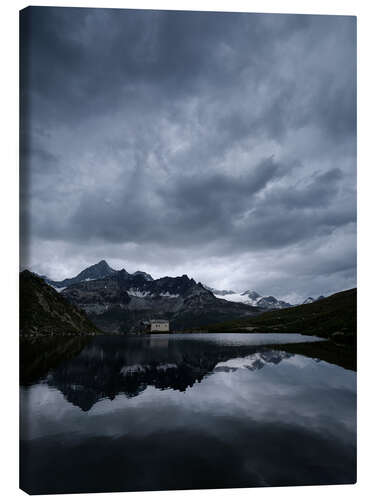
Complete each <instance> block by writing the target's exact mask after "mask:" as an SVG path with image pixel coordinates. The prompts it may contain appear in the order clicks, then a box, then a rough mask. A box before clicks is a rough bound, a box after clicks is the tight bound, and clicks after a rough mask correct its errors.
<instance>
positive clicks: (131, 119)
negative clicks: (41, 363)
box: [21, 7, 356, 296]
mask: <svg viewBox="0 0 375 500" xmlns="http://www.w3.org/2000/svg"><path fill="white" fill-rule="evenodd" d="M21 99H22V113H21V118H22V120H21V134H22V135H21V137H22V140H23V147H22V150H21V160H22V165H21V175H22V182H21V200H22V207H21V209H22V224H21V229H22V231H23V233H24V238H23V240H24V245H23V249H24V250H26V249H27V250H28V251H27V252H26V251H24V253H23V256H22V263H23V265H27V266H32V267H34V268H36V269H37V270H38V271H40V272H48V273H50V274H51V272H52V273H55V275H56V277H59V276H58V274H59V273H61V274H66V273H67V274H74V273H75V272H77V271H78V270H80V267H81V266H82V265H86V264H90V263H92V260H96V259H101V258H107V259H108V260H109V261H111V259H112V262H113V263H114V264H117V263H118V264H121V266H124V267H126V268H130V270H131V269H132V268H133V267H134V270H135V269H136V268H140V267H142V266H143V267H144V268H145V270H149V271H152V272H153V273H154V274H156V275H162V274H167V273H168V274H173V273H176V274H177V273H179V272H180V271H182V272H186V273H188V274H191V275H193V276H194V277H196V278H197V279H200V280H202V281H209V284H212V285H215V286H221V285H225V286H228V287H230V288H241V287H244V288H249V287H253V288H257V287H259V288H261V289H262V291H263V292H264V293H275V294H276V293H278V294H279V295H283V296H287V295H288V294H289V295H290V294H293V293H294V294H296V296H297V295H299V296H304V295H312V294H315V295H320V294H321V293H323V294H325V293H328V291H335V290H338V289H340V288H342V287H345V286H353V285H354V284H355V263H354V264H353V256H355V249H356V239H355V220H356V219H355V217H356V215H355V205H356V193H355V182H356V180H355V176H356V23H355V18H351V17H344V16H302V15H262V14H236V13H230V14H223V13H203V12H170V11H140V10H112V9H81V8H77V9H72V8H44V7H43V8H41V7H31V8H28V9H25V10H24V11H23V12H22V13H21ZM353 228H354V229H353ZM339 242H340V243H339ZM339 245H341V246H340V248H339ZM317 248H325V249H326V250H325V252H322V251H320V252H318V253H317V250H316V249H317ZM343 249H345V252H346V253H345V254H344V255H342V251H343ZM335 252H336V253H337V255H340V257H338V258H337V259H336V260H335V259H332V258H331V255H332V254H333V255H334V254H335ZM345 255H346V256H347V258H346V257H345ZM286 256H287V257H286ZM302 257H303V258H302ZM286 258H287V260H288V265H287V264H286V261H285V259H286ZM289 259H292V261H293V262H294V263H295V265H294V266H293V265H289ZM255 260H256V269H255V268H254V265H253V263H254V262H255ZM303 261H305V267H304V266H303V265H302V262H303ZM250 263H251V264H250ZM297 263H298V265H297ZM311 263H312V264H311ZM310 264H311V265H312V268H311V269H313V275H314V276H313V278H312V277H311V273H310V271H308V269H310ZM283 266H286V267H285V269H288V271H287V272H286V271H285V272H284V271H283ZM54 268H55V271H54ZM241 269H242V274H241V273H240V272H239V271H238V270H241ZM308 276H309V278H307V277H308ZM327 277H329V278H327ZM246 283H247V285H246Z"/></svg>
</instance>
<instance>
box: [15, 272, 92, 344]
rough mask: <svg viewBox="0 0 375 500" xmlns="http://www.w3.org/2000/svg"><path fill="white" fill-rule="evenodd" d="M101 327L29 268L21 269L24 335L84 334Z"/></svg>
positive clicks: (21, 307) (21, 323) (22, 329)
mask: <svg viewBox="0 0 375 500" xmlns="http://www.w3.org/2000/svg"><path fill="white" fill-rule="evenodd" d="M98 332H99V330H98V328H97V327H96V326H94V325H93V324H92V323H91V321H90V320H89V319H88V317H87V316H86V313H85V312H84V311H81V310H80V309H78V308H77V307H76V306H74V305H72V304H70V303H69V302H68V301H67V300H66V299H64V297H62V296H61V295H60V294H59V293H57V292H56V290H54V289H53V288H52V287H51V286H49V285H47V283H45V281H44V280H43V279H42V278H39V277H38V276H36V275H35V274H33V273H31V272H30V271H27V270H25V271H22V272H21V273H20V334H21V335H35V334H38V335H64V334H65V335H70V334H73V335H83V334H89V333H98Z"/></svg>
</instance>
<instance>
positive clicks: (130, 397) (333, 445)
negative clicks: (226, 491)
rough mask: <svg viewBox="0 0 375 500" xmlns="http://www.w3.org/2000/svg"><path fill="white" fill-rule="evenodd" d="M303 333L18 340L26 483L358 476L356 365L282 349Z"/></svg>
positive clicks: (32, 487)
mask: <svg viewBox="0 0 375 500" xmlns="http://www.w3.org/2000/svg"><path fill="white" fill-rule="evenodd" d="M306 340H308V341H309V342H311V341H314V340H319V339H314V338H311V337H310V338H308V339H306V338H304V337H302V336H297V335H285V334H283V335H280V336H277V335H270V334H265V335H252V334H250V335H246V334H240V335H232V334H231V335H230V336H229V337H228V336H226V335H222V334H218V335H215V334H210V335H171V336H169V335H155V336H149V337H139V338H135V337H133V338H126V337H116V336H114V337H110V336H103V337H94V338H92V339H86V340H84V339H69V340H68V339H58V340H57V339H54V340H52V339H51V340H49V341H46V340H44V341H41V342H42V344H43V348H44V351H43V353H41V354H40V360H39V358H38V356H37V355H36V353H37V352H38V349H40V347H41V346H40V345H39V341H37V340H34V341H32V342H28V341H25V342H24V343H23V345H22V344H21V381H23V383H24V387H22V389H21V485H22V487H23V489H25V490H26V491H28V492H30V493H71V492H95V491H99V492H100V491H132V490H134V491H137V490H160V489H181V488H182V489H186V488H221V487H246V486H248V487H249V486H266V485H270V486H272V485H275V486H276V485H303V484H337V483H353V482H354V481H355V473H356V466H355V456H356V451H355V449H356V428H355V420H356V419H355V416H356V414H355V408H356V377H355V373H354V372H352V371H349V370H345V369H343V368H341V367H339V366H335V365H334V364H331V363H327V362H324V361H320V359H319V358H316V357H306V356H302V355H299V354H297V355H296V354H293V353H292V352H287V351H288V350H289V351H290V350H292V346H293V343H295V342H301V341H302V342H304V341H306ZM281 342H282V344H283V348H282V349H277V344H278V343H281ZM288 342H291V344H290V346H291V347H290V349H289V347H288V345H287V344H288ZM301 345H302V344H301ZM316 345H319V343H317V344H316ZM49 352H50V353H51V356H50V360H51V364H50V366H49V365H48V359H49V355H48V353H49ZM25 374H26V375H25Z"/></svg>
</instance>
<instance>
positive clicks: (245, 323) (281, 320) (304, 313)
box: [205, 288, 357, 341]
mask: <svg viewBox="0 0 375 500" xmlns="http://www.w3.org/2000/svg"><path fill="white" fill-rule="evenodd" d="M205 330H207V328H205ZM208 331H209V332H280V333H304V334H306V335H317V336H319V337H333V338H337V339H340V340H343V341H351V340H354V339H355V337H356V334H357V289H356V288H353V289H351V290H346V291H344V292H339V293H335V294H334V295H331V296H330V297H326V298H324V299H321V300H319V301H317V302H313V303H312V304H305V305H301V306H295V307H290V308H288V309H281V310H276V311H269V312H265V313H263V314H261V315H259V316H255V317H254V316H253V317H248V318H241V319H238V320H236V321H227V322H225V323H216V324H213V325H210V327H209V328H208Z"/></svg>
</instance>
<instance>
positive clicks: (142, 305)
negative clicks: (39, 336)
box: [29, 260, 322, 333]
mask: <svg viewBox="0 0 375 500" xmlns="http://www.w3.org/2000/svg"><path fill="white" fill-rule="evenodd" d="M29 274H30V275H31V274H33V273H29ZM33 276H36V277H37V275H35V274H33ZM39 278H41V279H42V280H44V282H45V283H47V284H48V285H50V287H52V288H54V289H55V290H54V292H55V291H56V292H55V293H57V292H59V293H58V296H59V297H61V299H63V300H64V301H65V303H69V304H72V305H73V306H75V307H76V308H77V310H80V311H82V312H83V313H84V314H85V317H86V318H87V319H88V320H89V321H90V324H94V325H95V327H96V328H98V329H99V330H101V331H104V332H108V333H127V332H130V333H131V332H134V331H138V330H139V327H140V324H141V322H143V321H148V320H150V319H155V318H164V319H168V320H169V321H170V325H171V329H172V330H186V329H194V328H198V329H200V328H204V327H205V326H207V325H211V324H213V323H221V322H225V321H231V320H237V319H240V318H246V317H248V316H255V315H259V314H260V313H262V312H264V311H269V310H274V309H286V308H291V307H293V306H292V304H289V303H288V302H285V301H282V300H280V299H277V298H276V297H273V296H271V295H270V296H263V295H261V294H259V293H258V292H256V291H255V290H246V291H244V292H242V293H237V292H235V291H233V290H216V289H213V288H211V287H209V286H207V285H203V284H202V283H199V282H198V283H197V282H196V281H195V280H194V279H192V278H189V277H188V276H187V275H186V274H184V275H182V276H178V277H169V276H166V277H163V278H159V279H154V278H153V277H152V276H151V275H150V274H148V273H146V272H144V271H136V272H134V273H129V272H128V271H126V270H125V269H121V270H115V269H112V268H111V267H110V266H109V265H108V263H107V262H106V261H105V260H101V261H100V262H98V263H97V264H94V265H92V266H89V267H87V268H86V269H84V270H83V271H81V272H80V273H79V274H77V275H76V276H74V277H72V278H66V279H63V280H61V281H56V280H52V279H50V278H49V277H47V276H39ZM38 293H39V294H40V290H39V292H38ZM320 299H322V297H319V298H318V299H316V300H320ZM314 300H315V299H313V298H312V297H309V298H308V299H306V301H305V302H304V303H311V302H314ZM47 324H50V320H48V321H47Z"/></svg>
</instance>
